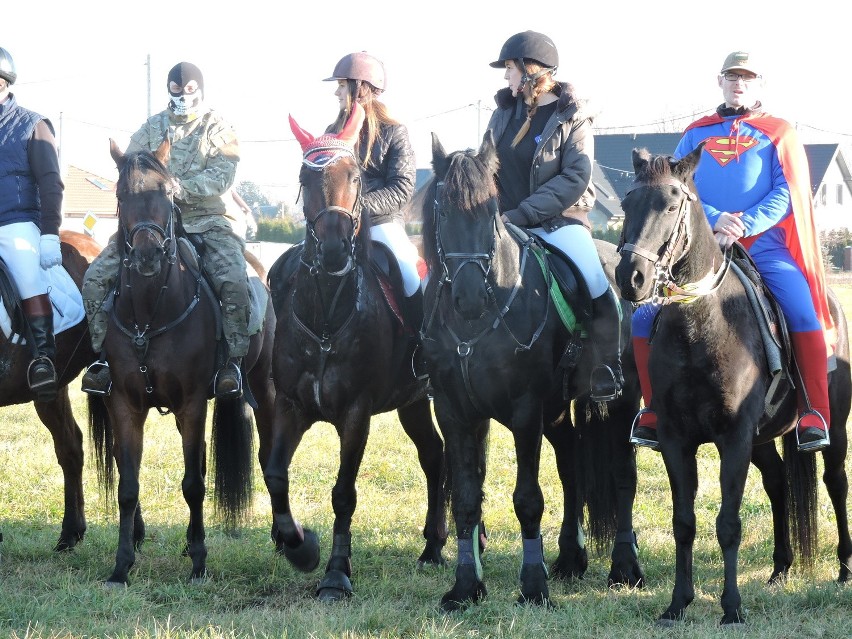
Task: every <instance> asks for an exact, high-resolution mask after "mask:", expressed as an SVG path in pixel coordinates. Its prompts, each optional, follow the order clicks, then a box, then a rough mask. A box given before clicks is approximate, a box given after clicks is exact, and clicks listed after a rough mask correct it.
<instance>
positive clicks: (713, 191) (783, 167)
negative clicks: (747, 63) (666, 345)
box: [633, 105, 837, 428]
mask: <svg viewBox="0 0 852 639" xmlns="http://www.w3.org/2000/svg"><path fill="white" fill-rule="evenodd" d="M724 107H725V105H722V106H721V107H720V108H719V109H717V112H716V113H714V114H713V115H709V116H706V117H704V118H701V119H699V120H697V121H695V122H693V123H692V124H691V125H689V126H688V127H687V128H686V130H685V131H684V135H683V137H682V138H681V140H680V142H679V143H678V146H677V148H676V149H675V153H674V155H675V157H676V158H682V157H684V156H685V155H687V154H688V153H690V152H691V151H693V150H694V149H696V148H697V147H698V145H699V144H701V143H702V142H703V143H704V149H703V151H702V155H701V162H700V163H699V165H698V168H697V169H696V172H695V176H694V177H695V186H696V189H697V191H698V195H699V197H700V199H701V203H702V206H703V208H704V212H705V214H706V215H707V219H708V222H709V223H710V226H711V228H713V227H715V224H716V222H717V221H718V219H719V217H720V216H721V215H722V214H723V213H737V212H741V213H742V215H741V217H740V220H741V221H742V222H743V224H744V226H745V232H744V236H743V237H742V238H741V239H740V240H739V242H740V243H741V244H742V245H743V246H744V247H745V248H746V249H747V250H748V252H749V254H750V255H751V257H752V258H753V259H754V262H755V264H756V266H757V268H758V271H760V273H761V276H762V277H763V279H764V281H765V283H766V285H767V286H768V287H769V289H770V290H771V291H772V293H773V295H774V296H775V297H776V299H777V300H778V303H779V305H780V306H781V309H782V311H783V312H784V315H785V317H786V319H787V324H788V326H789V329H790V336H791V339H792V342H793V348H794V351H795V356H796V361H797V363H798V367H799V371H800V373H801V376H802V381H803V383H804V386H805V390H806V391H807V398H808V400H809V402H810V405H808V402H805V401H804V398H803V397H801V396H800V398H799V399H800V402H799V409H800V414H804V413H806V412H810V411H809V409H813V410H816V411H817V412H818V413H819V414H820V415H821V416H822V417H823V418H824V420H825V423H827V422H828V421H829V409H828V381H827V379H828V378H827V366H826V356H830V355H831V354H832V352H833V347H834V345H835V344H836V342H837V331H836V327H835V325H834V321H833V319H832V317H831V315H830V314H829V310H828V299H827V297H826V288H825V273H824V269H823V264H822V257H821V252H820V247H819V241H818V237H817V233H816V228H815V224H814V211H813V199H812V197H811V189H810V173H809V170H808V163H807V157H806V155H805V152H804V148H803V147H802V145H801V144H800V143H799V141H798V137H797V135H796V131H795V129H793V127H791V126H790V124H789V123H787V122H786V121H784V120H781V119H779V118H775V117H772V116H769V115H767V114H765V113H763V112H762V111H759V110H757V109H755V110H745V112H743V110H738V111H737V112H732V110H731V109H725V108H724ZM658 311H659V306H658V305H654V304H649V305H646V306H643V307H640V308H639V309H638V310H637V311H636V312H635V313H634V316H633V336H634V346H635V348H636V351H637V366H639V367H640V377H641V376H642V374H643V372H644V371H642V370H641V364H642V363H645V364H647V351H648V349H649V346H648V338H649V336H650V331H651V326H652V324H653V320H654V317H655V316H656V314H657V312H658ZM637 341H638V342H639V344H637ZM640 359H641V360H644V362H640ZM644 374H645V375H647V372H644ZM641 381H643V382H647V390H648V392H647V396H646V397H645V399H646V402H645V405H646V406H648V405H649V403H650V399H651V394H652V393H651V392H650V383H649V382H648V380H641ZM645 386H646V384H644V383H643V395H646V393H645V392H644V391H645V390H646V389H645ZM803 419H804V418H803ZM652 420H653V421H655V419H654V418H652V416H651V415H648V416H647V417H646V418H645V421H646V422H647V425H649V426H650V425H651V424H652V423H653V422H652ZM825 423H823V424H819V423H817V422H814V421H813V420H812V419H809V420H808V423H807V426H808V427H811V426H816V427H817V428H822V427H824V426H825ZM802 427H803V425H802V424H800V428H802Z"/></svg>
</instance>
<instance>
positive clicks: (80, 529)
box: [0, 231, 100, 551]
mask: <svg viewBox="0 0 852 639" xmlns="http://www.w3.org/2000/svg"><path fill="white" fill-rule="evenodd" d="M60 239H61V241H62V244H61V248H62V266H63V267H64V268H65V270H66V271H68V274H69V275H70V276H71V278H72V279H73V280H74V283H75V284H76V285H77V287H78V289H79V288H80V287H81V286H82V284H83V276H84V275H85V273H86V269H87V268H88V266H89V262H90V261H91V259H92V258H93V257H94V256H96V255H97V254H98V253H99V252H100V246H99V245H98V244H97V243H96V242H95V241H94V240H92V239H91V238H89V237H88V236H86V235H83V234H82V233H75V232H72V231H62V232H61V233H60ZM4 270H5V269H4ZM3 283H4V284H3V290H2V297H3V302H4V303H5V304H6V306H7V309H9V310H10V311H11V312H9V313H8V315H9V317H10V318H11V326H12V328H13V329H15V330H13V331H12V332H13V333H18V334H24V332H25V331H24V328H23V327H24V324H23V322H26V319H25V318H24V317H23V314H22V311H21V310H20V304H19V303H18V304H17V305H16V304H15V302H14V299H15V298H16V297H17V289H16V288H14V284H13V283H12V282H10V281H9V280H8V279H7V278H5V277H4V278H3ZM16 318H17V320H16ZM93 356H94V353H93V352H92V346H91V343H90V340H89V331H88V324H87V323H86V318H85V317H83V319H82V320H81V321H80V322H79V323H78V324H76V325H75V326H72V327H71V328H69V329H68V330H65V331H62V332H61V333H59V334H57V336H56V373H57V376H58V377H59V380H58V381H59V383H58V387H59V392H58V393H57V394H56V397H55V398H54V399H51V400H48V401H39V400H37V398H36V396H35V394H34V393H33V392H32V391H31V390H30V389H29V386H28V385H27V367H28V366H29V364H30V361H31V360H32V352H31V350H30V347H29V345H26V344H20V343H18V341H17V337H15V338H14V339H9V338H7V336H6V335H5V334H4V333H2V332H0V406H11V405H13V404H23V403H28V402H33V406H34V407H35V410H36V413H37V414H38V417H39V419H40V420H41V423H42V424H44V425H45V426H46V427H47V429H48V430H49V431H50V434H51V436H52V437H53V450H54V451H55V453H56V459H57V461H58V462H59V466H60V467H61V468H62V475H63V480H64V485H65V514H64V516H63V517H62V530H61V532H60V533H59V541H58V542H57V543H56V546H55V548H54V550H57V551H63V550H71V549H72V548H74V546H75V545H76V544H77V542H78V541H80V540H82V539H83V535H84V534H85V532H86V515H85V512H84V503H85V502H84V499H83V434H82V432H81V431H80V427H79V426H78V425H77V421H76V420H75V419H74V413H72V412H71V401H70V399H69V397H68V384H69V383H71V382H72V381H74V380H75V379H76V378H77V376H78V375H79V374H80V371H81V370H82V369H83V367H84V366H85V365H86V364H87V363H88V362H90V361H91V360H92V357H93ZM3 463H10V464H11V463H15V462H13V461H11V460H10V461H7V462H3ZM2 540H3V535H2V534H0V541H2Z"/></svg>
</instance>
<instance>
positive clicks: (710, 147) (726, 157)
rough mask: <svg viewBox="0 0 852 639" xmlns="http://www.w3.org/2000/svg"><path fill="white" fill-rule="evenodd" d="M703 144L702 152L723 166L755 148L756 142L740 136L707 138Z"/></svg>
mask: <svg viewBox="0 0 852 639" xmlns="http://www.w3.org/2000/svg"><path fill="white" fill-rule="evenodd" d="M704 142H705V143H704V150H705V151H706V152H707V153H709V154H710V155H711V156H712V157H713V159H715V160H716V161H717V162H718V163H719V164H721V165H722V166H725V165H726V164H727V163H728V162H730V161H731V160H733V159H734V158H736V157H738V156H739V155H741V154H743V153H745V152H746V151H748V150H749V149H751V148H753V147H755V146H757V140H755V139H754V138H746V137H742V136H740V137H736V138H732V137H728V136H720V137H715V138H707V139H706V140H705V141H704Z"/></svg>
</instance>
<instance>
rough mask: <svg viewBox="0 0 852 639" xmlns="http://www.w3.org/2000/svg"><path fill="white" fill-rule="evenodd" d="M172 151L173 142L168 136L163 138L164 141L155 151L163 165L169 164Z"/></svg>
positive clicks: (155, 155) (156, 156)
mask: <svg viewBox="0 0 852 639" xmlns="http://www.w3.org/2000/svg"><path fill="white" fill-rule="evenodd" d="M171 153H172V143H171V141H170V140H169V138H168V137H165V138H163V141H162V142H160V146H158V147H157V150H156V151H154V157H155V158H157V159H158V160H159V161H160V164H162V165H163V166H168V165H169V156H170V155H171Z"/></svg>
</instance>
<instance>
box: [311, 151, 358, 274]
mask: <svg viewBox="0 0 852 639" xmlns="http://www.w3.org/2000/svg"><path fill="white" fill-rule="evenodd" d="M322 152H331V155H330V156H328V155H324V156H323V155H322ZM318 153H319V154H320V156H321V157H324V158H326V159H325V161H323V162H313V161H311V160H309V159H308V156H316V155H317V154H318ZM343 155H348V156H349V157H351V158H352V159H353V160H355V161H356V162H357V161H358V159H357V158H356V157H355V152H354V151H352V150H350V149H348V148H341V147H314V148H312V149H310V151H308V152H306V153H305V155H304V156H303V157H302V165H303V166H305V167H307V168H308V169H310V170H311V171H323V170H325V168H326V167H327V166H330V165H331V164H334V163H335V162H336V161H337V160H339V159H340V158H341V157H342V156H343ZM301 193H302V188H301V185H300V186H299V193H298V195H297V196H296V201H298V200H299V196H300V195H301ZM360 206H361V182H360V181H359V182H358V192H357V193H356V194H355V201H354V202H353V204H352V208H351V209H347V208H345V207H343V206H336V205H332V206H326V207H324V208H322V209H320V210H319V212H318V213H317V214H316V215H315V216H314V218H313V219H312V220H309V219H308V218H307V216H306V217H305V226H306V227H307V230H308V232H309V233H310V234H311V237H312V238H313V240H314V242H315V243H316V244H319V243H320V239H319V237H317V234H316V228H315V227H316V224H317V222H319V221H320V219H322V217H323V216H324V215H327V214H331V213H334V214H337V215H342V216H344V217H346V218H347V219H348V220H349V223H350V226H351V231H350V233H349V259H348V260H347V261H346V266H345V267H344V268H343V269H341V270H340V271H336V272H334V273H327V274H328V275H332V276H335V277H343V276H344V275H346V274H347V273H349V272H350V271H351V270H352V269H353V268H354V266H355V238H356V237H357V235H358V232H359V231H360V230H361V214H360ZM302 264H304V265H305V266H307V267H308V268H310V269H312V271H313V272H314V273H316V272H319V271H320V270H324V269H323V266H322V264H321V263H320V260H319V256H318V255H314V259H313V262H312V263H311V264H308V263H307V262H304V260H303V261H302Z"/></svg>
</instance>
